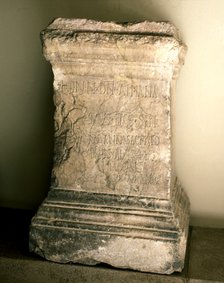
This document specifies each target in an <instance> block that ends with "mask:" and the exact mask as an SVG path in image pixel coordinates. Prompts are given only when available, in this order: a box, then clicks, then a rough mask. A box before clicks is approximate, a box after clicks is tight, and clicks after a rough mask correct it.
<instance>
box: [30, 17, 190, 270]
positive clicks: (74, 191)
mask: <svg viewBox="0 0 224 283" xmlns="http://www.w3.org/2000/svg"><path fill="white" fill-rule="evenodd" d="M42 39H43V49H44V55H45V57H46V58H47V60H49V61H50V62H51V64H52V69H53V72H54V89H55V95H54V102H55V106H56V110H55V153H54V167H53V170H52V188H51V190H50V192H49V194H48V197H47V198H46V200H45V201H44V203H43V204H42V205H41V207H40V208H39V210H38V212H37V214H36V216H35V217H34V218H33V220H32V224H31V229H30V250H31V251H35V252H36V253H38V254H39V255H41V256H44V257H45V258H47V259H49V260H52V261H56V262H79V263H85V264H89V265H94V264H96V263H98V262H105V263H108V264H110V265H113V266H116V267H120V268H130V269H136V270H141V271H151V272H157V273H167V274H169V273H172V272H174V271H181V270H182V268H183V265H184V257H185V249H186V239H187V232H188V220H189V201H188V198H187V196H186V195H185V193H184V191H183V189H182V188H181V185H180V183H179V181H178V179H177V178H176V176H175V172H174V164H173V156H172V140H171V134H172V133H171V103H172V98H173V97H172V92H173V88H174V84H175V79H176V77H177V75H178V72H179V68H180V66H181V65H182V64H183V57H184V54H185V50H186V47H185V45H184V44H183V43H182V42H181V41H180V39H179V36H178V33H177V31H176V29H175V27H174V26H173V25H171V24H169V23H155V22H142V23H137V24H116V23H102V22H95V21H89V20H68V19H57V20H55V21H54V22H53V23H52V24H51V25H50V26H49V27H48V28H47V29H46V30H44V31H43V32H42Z"/></svg>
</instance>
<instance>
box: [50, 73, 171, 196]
mask: <svg viewBox="0 0 224 283" xmlns="http://www.w3.org/2000/svg"><path fill="white" fill-rule="evenodd" d="M54 99H55V104H56V113H55V128H56V132H55V135H56V144H55V165H54V169H53V177H54V185H56V186H60V187H69V188H72V189H74V190H84V191H91V192H99V193H109V194H121V195H122V194H124V195H138V196H140V195H142V196H144V195H145V196H151V197H158V196H159V197H166V193H167V183H168V179H169V172H170V171H169V170H170V169H169V168H170V151H169V148H170V147H169V145H170V120H169V119H170V118H169V117H170V113H169V88H168V82H167V81H165V80H150V81H149V80H141V81H140V80H129V79H126V80H119V81H117V80H103V79H101V78H86V79H85V80H84V79H82V78H78V77H77V78H76V77H74V78H72V79H71V78H70V80H69V81H57V84H56V85H55V97H54ZM162 105H166V107H162ZM68 167H69V170H68ZM71 169H72V172H73V174H72V175H71V174H69V175H66V172H71Z"/></svg>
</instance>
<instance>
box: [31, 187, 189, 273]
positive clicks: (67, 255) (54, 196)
mask: <svg viewBox="0 0 224 283" xmlns="http://www.w3.org/2000/svg"><path fill="white" fill-rule="evenodd" d="M175 188H176V189H175V190H174V191H175V192H174V194H173V197H172V200H171V201H168V200H159V199H150V198H146V197H135V196H115V195H108V194H96V193H86V192H81V191H80V192H77V191H73V190H69V189H64V188H53V189H51V191H50V192H49V194H48V197H47V198H46V200H45V201H44V202H43V204H42V205H41V207H40V209H39V210H38V212H37V215H36V216H35V217H34V218H33V220H32V224H31V229H30V250H31V251H34V252H35V253H37V254H39V255H41V256H43V257H45V258H46V259H48V260H51V261H55V262H61V263H66V262H79V263H84V264H88V265H95V264H97V263H99V262H104V263H107V264H110V265H112V266H115V267H119V268H130V269H135V270H140V271H145V272H155V273H163V274H170V273H172V272H174V271H181V270H182V269H183V266H184V258H185V249H186V240H187V232H188V221H189V202H188V199H187V197H186V195H185V193H184V192H183V190H182V189H181V187H180V185H179V184H178V183H176V185H175Z"/></svg>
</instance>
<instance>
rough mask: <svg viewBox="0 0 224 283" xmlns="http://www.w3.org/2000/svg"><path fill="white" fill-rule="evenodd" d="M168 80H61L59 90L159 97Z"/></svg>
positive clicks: (79, 93) (93, 93)
mask: <svg viewBox="0 0 224 283" xmlns="http://www.w3.org/2000/svg"><path fill="white" fill-rule="evenodd" d="M165 87H166V81H162V80H161V81H157V80H155V81H150V83H149V82H146V83H135V84H134V83H130V82H127V81H119V82H115V81H103V80H99V81H97V80H73V81H71V82H69V83H65V82H63V81H61V82H60V83H59V84H58V90H59V91H62V92H63V93H65V94H68V95H69V94H72V95H84V94H85V95H86V94H87V95H93V96H94V95H112V96H117V97H120V96H121V97H137V98H151V99H158V98H159V96H161V94H162V92H163V90H164V88H165Z"/></svg>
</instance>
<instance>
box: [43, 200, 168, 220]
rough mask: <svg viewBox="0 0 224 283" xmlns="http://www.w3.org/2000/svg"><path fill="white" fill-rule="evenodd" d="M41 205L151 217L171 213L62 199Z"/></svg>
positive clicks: (164, 216)
mask: <svg viewBox="0 0 224 283" xmlns="http://www.w3.org/2000/svg"><path fill="white" fill-rule="evenodd" d="M43 206H52V207H59V208H67V209H75V210H88V211H97V212H98V211H99V212H110V213H122V214H131V215H141V216H153V217H163V218H167V217H171V216H172V213H171V212H168V211H160V210H157V211H153V210H149V209H142V208H139V209H136V208H126V207H120V206H108V205H94V204H91V205H90V204H85V203H75V202H72V203H69V202H64V201H45V202H44V203H43Z"/></svg>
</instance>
